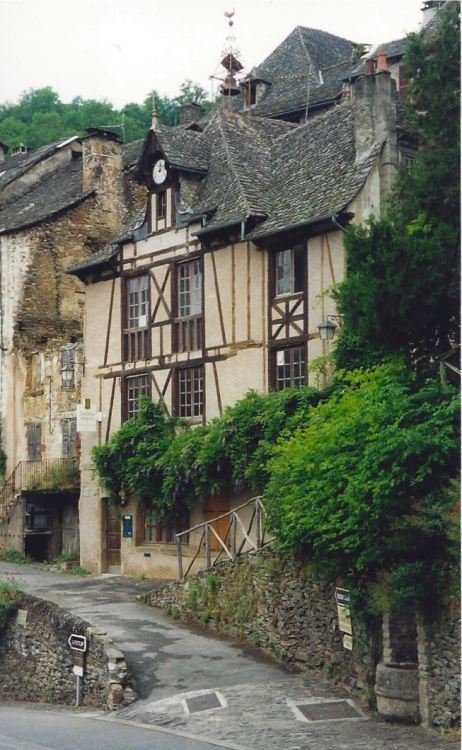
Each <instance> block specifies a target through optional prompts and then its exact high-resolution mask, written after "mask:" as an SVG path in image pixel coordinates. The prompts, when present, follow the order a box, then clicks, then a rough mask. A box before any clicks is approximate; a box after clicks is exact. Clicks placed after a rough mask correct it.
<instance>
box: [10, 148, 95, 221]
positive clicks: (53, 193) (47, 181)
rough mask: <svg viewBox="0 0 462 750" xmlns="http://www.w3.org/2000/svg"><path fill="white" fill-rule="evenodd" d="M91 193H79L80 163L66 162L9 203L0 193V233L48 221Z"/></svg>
mask: <svg viewBox="0 0 462 750" xmlns="http://www.w3.org/2000/svg"><path fill="white" fill-rule="evenodd" d="M94 192H95V191H94V190H87V191H86V192H84V191H83V190H82V164H81V160H80V159H76V160H73V161H69V162H67V164H65V165H63V166H61V167H60V168H59V169H56V170H54V171H53V172H51V173H48V174H45V175H44V176H43V177H42V179H40V180H39V181H38V182H35V183H34V184H33V185H32V186H31V188H30V189H29V190H27V191H26V192H24V193H23V194H22V195H19V196H17V195H16V196H15V197H14V198H13V199H12V200H11V201H10V202H6V201H5V200H3V201H2V195H1V194H0V234H6V233H10V232H14V231H16V230H17V229H20V228H25V227H28V226H31V225H33V224H37V223H38V222H40V221H42V220H44V219H49V218H51V217H52V216H54V215H55V214H57V213H59V212H60V211H62V210H64V209H66V208H69V207H70V206H73V205H75V204H76V203H79V202H80V201H82V200H84V199H85V198H87V197H88V196H90V195H92V194H93V193H94Z"/></svg>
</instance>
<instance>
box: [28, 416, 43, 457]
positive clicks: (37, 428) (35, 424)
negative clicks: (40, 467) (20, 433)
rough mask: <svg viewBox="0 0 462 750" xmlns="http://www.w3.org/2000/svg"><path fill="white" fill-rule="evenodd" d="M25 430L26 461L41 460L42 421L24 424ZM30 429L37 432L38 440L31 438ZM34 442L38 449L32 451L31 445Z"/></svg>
mask: <svg viewBox="0 0 462 750" xmlns="http://www.w3.org/2000/svg"><path fill="white" fill-rule="evenodd" d="M26 430H27V460H28V461H41V460H42V423H41V422H29V423H28V424H27V425H26ZM32 430H35V431H36V432H38V435H39V440H38V441H37V440H36V439H32ZM33 444H35V446H36V447H37V445H38V450H37V452H34V451H33V450H32V446H33Z"/></svg>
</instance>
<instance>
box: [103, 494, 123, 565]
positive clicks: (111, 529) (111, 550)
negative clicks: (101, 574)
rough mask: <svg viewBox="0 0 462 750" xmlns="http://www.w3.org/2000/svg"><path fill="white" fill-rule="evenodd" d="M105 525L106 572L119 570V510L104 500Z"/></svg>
mask: <svg viewBox="0 0 462 750" xmlns="http://www.w3.org/2000/svg"><path fill="white" fill-rule="evenodd" d="M105 515H106V518H105V526H106V570H107V572H108V573H119V572H120V541H121V521H120V510H119V508H117V507H116V506H115V505H112V503H110V502H109V500H108V499H106V501H105Z"/></svg>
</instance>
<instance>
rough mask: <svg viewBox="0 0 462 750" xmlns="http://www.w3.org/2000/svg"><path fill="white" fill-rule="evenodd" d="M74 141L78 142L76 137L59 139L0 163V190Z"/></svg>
mask: <svg viewBox="0 0 462 750" xmlns="http://www.w3.org/2000/svg"><path fill="white" fill-rule="evenodd" d="M76 140H78V139H77V136H71V137H70V138H61V139H60V140H59V141H55V142H54V143H49V144H48V145H46V146H41V147H40V148H38V149H37V150H36V151H32V152H30V153H27V154H16V155H15V156H12V157H11V158H10V159H5V161H2V162H0V190H3V188H5V187H6V186H7V185H9V184H10V183H11V182H12V181H13V180H16V179H17V178H18V177H21V176H22V175H23V174H25V172H27V171H28V170H29V169H31V168H32V167H34V166H35V165H36V164H38V162H40V161H42V160H43V159H47V158H48V157H49V156H52V154H54V153H55V152H56V151H58V150H59V149H61V148H64V146H66V145H67V144H68V143H71V142H72V141H76Z"/></svg>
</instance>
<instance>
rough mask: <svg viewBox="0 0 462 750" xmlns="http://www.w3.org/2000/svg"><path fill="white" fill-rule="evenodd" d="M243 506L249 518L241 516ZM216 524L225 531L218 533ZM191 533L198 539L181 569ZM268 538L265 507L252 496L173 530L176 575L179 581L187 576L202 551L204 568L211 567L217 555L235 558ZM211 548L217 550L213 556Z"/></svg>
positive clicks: (262, 545) (257, 498)
mask: <svg viewBox="0 0 462 750" xmlns="http://www.w3.org/2000/svg"><path fill="white" fill-rule="evenodd" d="M245 508H248V509H249V511H250V518H249V520H248V521H247V523H245V522H244V520H243V518H242V516H243V511H244V509H245ZM217 526H219V527H220V528H221V529H224V532H221V533H220V530H219V529H217ZM225 527H226V528H225ZM194 537H196V539H197V538H198V539H199V541H198V542H197V545H196V548H195V552H194V555H193V557H192V558H191V560H190V562H189V565H188V568H187V569H186V572H184V565H183V558H184V555H183V544H185V541H184V540H188V547H191V546H193V545H191V541H192V540H193V538H194ZM269 541H271V540H268V541H267V540H266V531H265V508H264V505H263V502H262V498H261V497H253V498H252V499H251V500H248V501H247V502H246V503H243V504H242V505H239V506H238V507H237V508H234V509H233V510H230V511H229V512H228V513H223V515H221V516H217V517H216V518H213V519H212V520H211V521H205V522H204V523H199V524H197V526H193V527H192V528H190V529H187V530H186V531H182V532H181V533H180V534H176V543H177V553H178V578H179V580H180V581H184V580H185V579H186V578H187V576H188V574H189V573H190V571H191V569H192V567H193V565H194V563H195V562H196V560H197V559H198V558H199V557H200V556H201V553H202V558H203V560H204V570H211V569H212V568H213V567H214V566H215V565H216V564H217V562H219V561H220V559H222V558H224V557H225V559H226V558H227V559H229V560H232V561H234V560H236V558H237V557H238V556H239V555H241V554H242V553H243V552H249V551H251V550H254V551H256V550H259V549H262V548H263V547H264V546H266V545H267V544H268V543H269ZM188 551H189V550H188ZM214 552H217V554H216V556H214ZM188 557H189V555H188Z"/></svg>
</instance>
